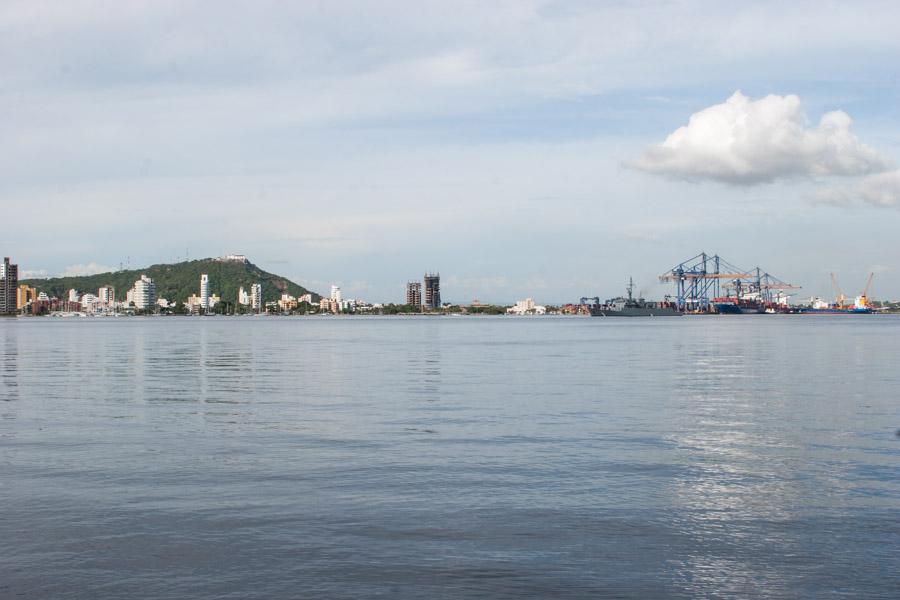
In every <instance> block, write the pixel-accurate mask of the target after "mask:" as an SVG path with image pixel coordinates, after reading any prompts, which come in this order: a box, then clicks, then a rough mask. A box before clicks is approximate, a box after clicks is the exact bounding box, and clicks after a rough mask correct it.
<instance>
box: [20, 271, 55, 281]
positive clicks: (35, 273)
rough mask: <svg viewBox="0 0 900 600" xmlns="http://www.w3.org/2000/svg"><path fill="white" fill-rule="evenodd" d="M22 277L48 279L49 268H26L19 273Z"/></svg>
mask: <svg viewBox="0 0 900 600" xmlns="http://www.w3.org/2000/svg"><path fill="white" fill-rule="evenodd" d="M19 277H20V278H21V279H47V278H48V277H50V275H49V274H48V273H47V269H26V270H24V271H22V273H21V274H20V275H19Z"/></svg>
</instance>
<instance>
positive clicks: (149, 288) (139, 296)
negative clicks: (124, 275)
mask: <svg viewBox="0 0 900 600" xmlns="http://www.w3.org/2000/svg"><path fill="white" fill-rule="evenodd" d="M131 292H132V293H131V297H132V302H134V307H135V308H139V309H141V310H147V309H150V308H153V307H154V306H155V305H156V284H155V283H153V280H152V279H150V278H149V277H147V276H146V275H141V278H140V279H138V280H137V281H135V282H134V288H132V290H131Z"/></svg>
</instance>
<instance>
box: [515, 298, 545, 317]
mask: <svg viewBox="0 0 900 600" xmlns="http://www.w3.org/2000/svg"><path fill="white" fill-rule="evenodd" d="M546 312H547V307H546V306H540V305H538V304H535V303H534V298H525V299H524V300H519V301H518V302H516V305H515V306H511V307H509V308H507V309H506V314H508V315H543V314H545V313H546Z"/></svg>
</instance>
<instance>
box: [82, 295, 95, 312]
mask: <svg viewBox="0 0 900 600" xmlns="http://www.w3.org/2000/svg"><path fill="white" fill-rule="evenodd" d="M97 300H98V298H97V296H95V295H94V294H82V295H81V308H82V310H84V312H86V313H92V312H94V310H95V309H96V307H97V305H98V304H99V302H98V301H97Z"/></svg>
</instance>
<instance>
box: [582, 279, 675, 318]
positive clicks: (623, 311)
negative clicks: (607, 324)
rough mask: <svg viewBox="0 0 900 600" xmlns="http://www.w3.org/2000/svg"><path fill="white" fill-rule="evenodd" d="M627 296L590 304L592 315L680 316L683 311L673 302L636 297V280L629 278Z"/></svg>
mask: <svg viewBox="0 0 900 600" xmlns="http://www.w3.org/2000/svg"><path fill="white" fill-rule="evenodd" d="M625 289H626V290H627V291H628V297H627V298H622V297H619V298H613V299H612V300H607V301H606V302H604V303H603V304H600V302H599V301H598V302H595V303H594V304H591V305H590V310H591V316H592V317H680V316H681V314H682V313H681V312H680V311H679V310H678V309H677V308H676V307H675V305H674V304H673V303H671V302H650V301H647V300H644V299H643V298H635V297H634V281H632V280H631V278H630V277H629V278H628V287H627V288H625Z"/></svg>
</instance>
